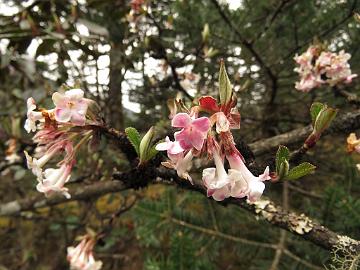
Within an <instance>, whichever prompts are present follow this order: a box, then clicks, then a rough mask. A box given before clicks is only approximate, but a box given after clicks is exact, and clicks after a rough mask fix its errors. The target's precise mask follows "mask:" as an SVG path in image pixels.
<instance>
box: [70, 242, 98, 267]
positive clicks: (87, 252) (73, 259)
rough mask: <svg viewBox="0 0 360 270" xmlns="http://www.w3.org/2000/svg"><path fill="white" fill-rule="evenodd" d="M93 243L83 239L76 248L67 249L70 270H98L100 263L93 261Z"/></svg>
mask: <svg viewBox="0 0 360 270" xmlns="http://www.w3.org/2000/svg"><path fill="white" fill-rule="evenodd" d="M94 245H95V241H94V240H93V239H91V238H89V237H85V238H84V239H83V240H82V241H81V242H80V243H79V244H78V245H77V246H76V247H68V248H67V260H68V261H69V263H70V269H71V270H100V269H101V267H102V262H101V261H95V259H94V255H93V248H94Z"/></svg>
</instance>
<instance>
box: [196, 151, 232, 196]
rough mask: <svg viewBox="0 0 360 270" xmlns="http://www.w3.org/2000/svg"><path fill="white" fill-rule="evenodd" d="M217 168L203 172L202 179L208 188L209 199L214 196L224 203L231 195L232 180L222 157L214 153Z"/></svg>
mask: <svg viewBox="0 0 360 270" xmlns="http://www.w3.org/2000/svg"><path fill="white" fill-rule="evenodd" d="M213 156H214V161H215V166H216V168H207V169H204V170H203V173H202V179H203V182H204V185H205V186H206V188H207V189H208V190H207V195H208V197H210V196H212V197H213V198H214V200H216V201H222V200H224V199H226V198H228V197H230V195H231V184H232V179H231V178H230V177H229V176H228V174H227V173H226V170H225V168H224V164H223V162H222V160H221V157H220V156H219V154H218V153H217V152H214V155H213Z"/></svg>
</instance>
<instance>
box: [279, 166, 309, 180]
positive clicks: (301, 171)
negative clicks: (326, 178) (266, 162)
mask: <svg viewBox="0 0 360 270" xmlns="http://www.w3.org/2000/svg"><path fill="white" fill-rule="evenodd" d="M315 169H316V166H314V165H312V164H311V163H309V162H303V163H301V164H300V165H298V166H296V167H294V168H292V169H291V170H290V171H289V173H288V175H287V176H286V177H285V180H295V179H298V178H300V177H303V176H305V175H308V174H310V173H312V172H314V170H315Z"/></svg>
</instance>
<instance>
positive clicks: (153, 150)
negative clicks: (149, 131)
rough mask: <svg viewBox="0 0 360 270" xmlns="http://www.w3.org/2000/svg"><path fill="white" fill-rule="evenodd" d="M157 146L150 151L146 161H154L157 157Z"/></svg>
mask: <svg viewBox="0 0 360 270" xmlns="http://www.w3.org/2000/svg"><path fill="white" fill-rule="evenodd" d="M155 147H156V145H153V146H152V147H151V148H150V149H149V151H148V154H147V157H146V160H150V159H152V158H153V157H155V155H156V154H157V153H158V150H156V149H155Z"/></svg>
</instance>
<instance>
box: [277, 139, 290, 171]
mask: <svg viewBox="0 0 360 270" xmlns="http://www.w3.org/2000/svg"><path fill="white" fill-rule="evenodd" d="M289 159H290V151H289V149H288V148H287V147H286V146H284V145H280V146H279V149H278V150H277V152H276V161H275V163H276V173H277V174H279V171H280V166H281V163H283V162H284V161H285V160H286V161H288V160H289Z"/></svg>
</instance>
